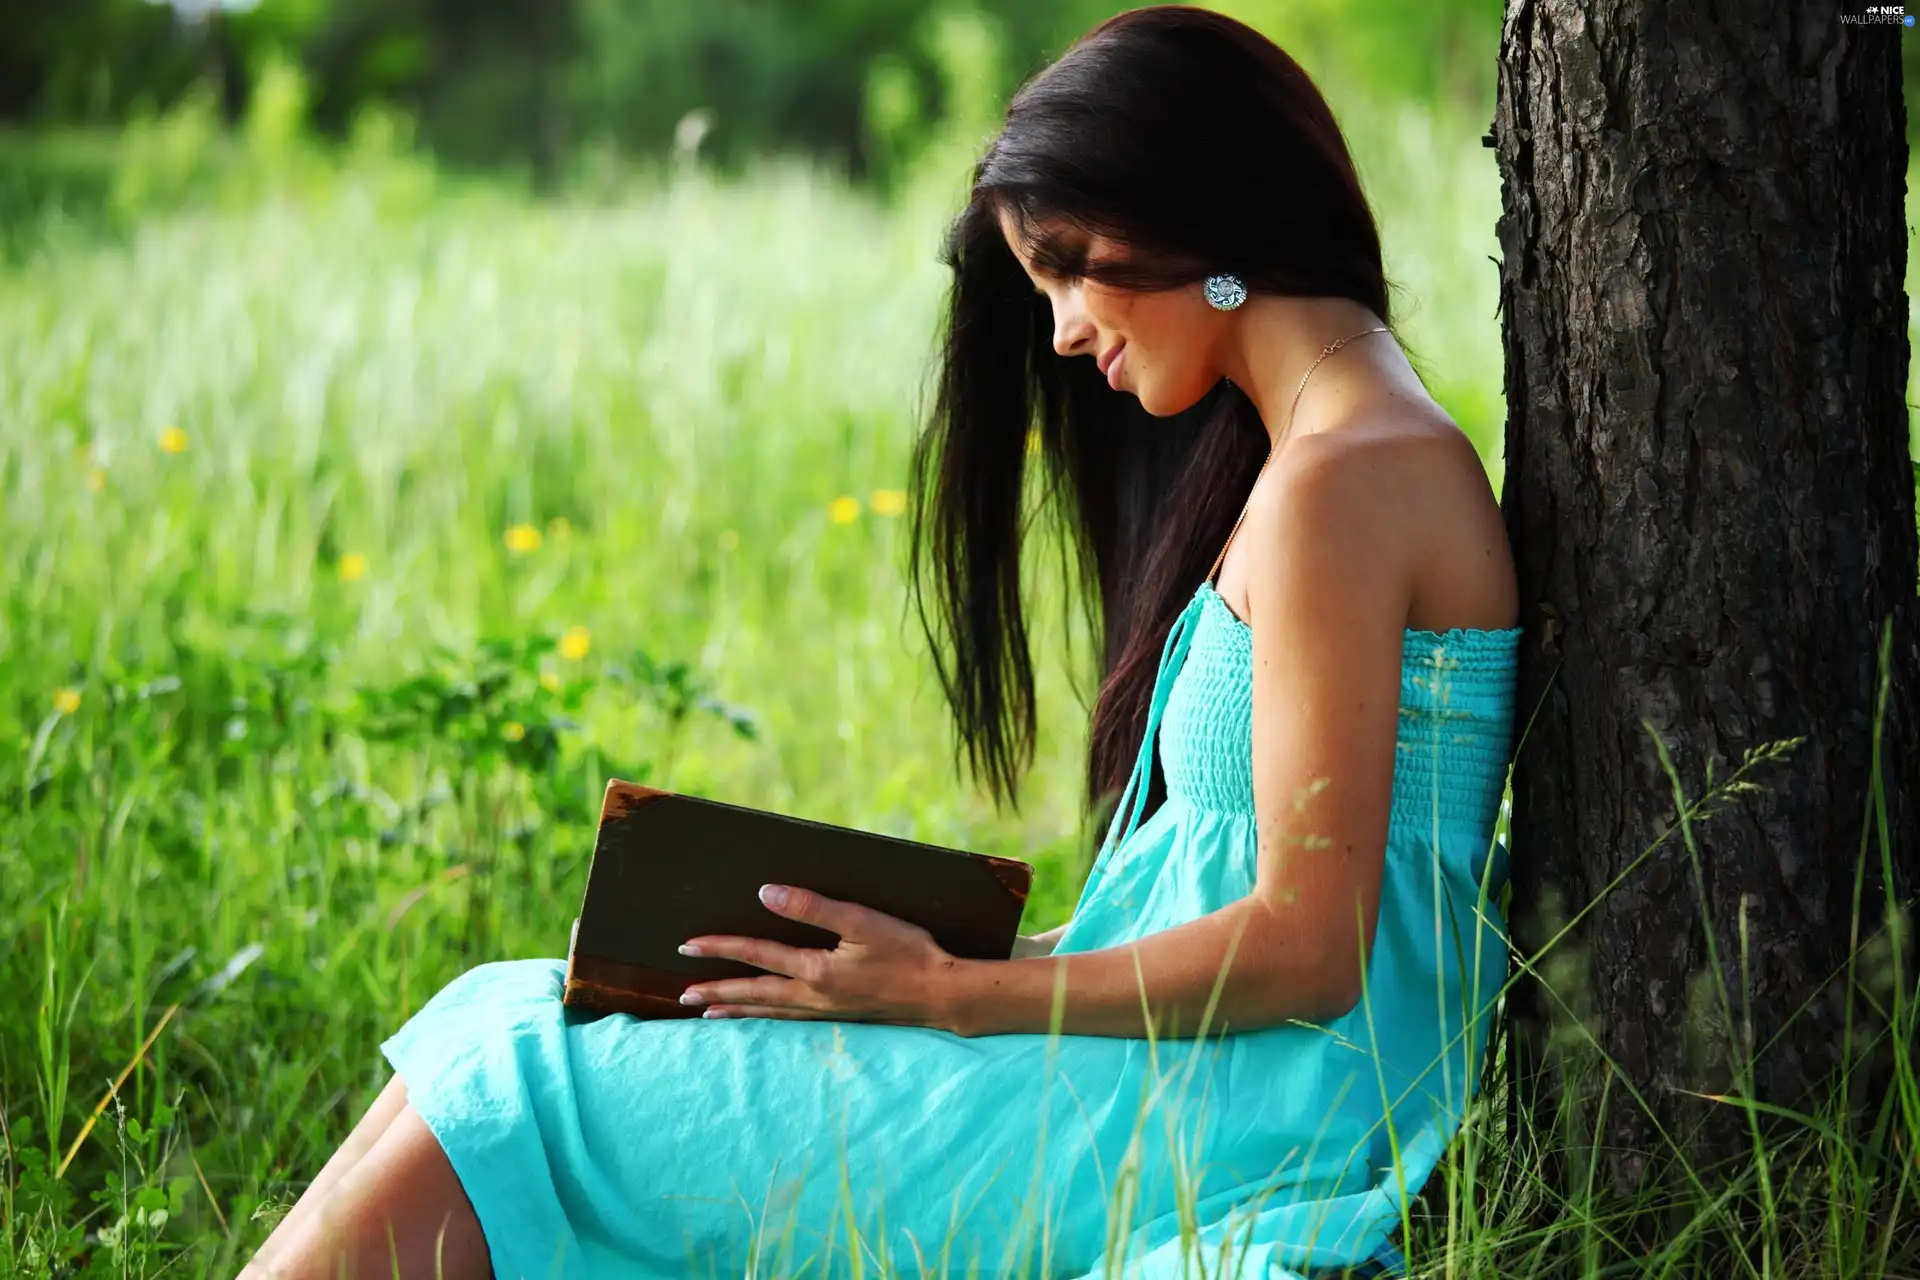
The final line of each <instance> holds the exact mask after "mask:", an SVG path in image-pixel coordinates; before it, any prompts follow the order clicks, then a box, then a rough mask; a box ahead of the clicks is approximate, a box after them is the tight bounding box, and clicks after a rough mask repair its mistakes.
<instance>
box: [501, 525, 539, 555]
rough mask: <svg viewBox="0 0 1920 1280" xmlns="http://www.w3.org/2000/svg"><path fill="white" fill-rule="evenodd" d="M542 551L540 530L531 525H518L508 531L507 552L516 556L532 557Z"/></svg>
mask: <svg viewBox="0 0 1920 1280" xmlns="http://www.w3.org/2000/svg"><path fill="white" fill-rule="evenodd" d="M539 549H540V530H538V529H536V528H534V527H533V526H532V525H530V524H516V525H514V526H513V527H512V528H510V529H508V530H507V550H509V551H511V552H513V553H514V554H515V555H519V556H527V555H532V554H533V553H534V552H536V551H538V550H539Z"/></svg>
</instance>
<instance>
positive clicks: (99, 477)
mask: <svg viewBox="0 0 1920 1280" xmlns="http://www.w3.org/2000/svg"><path fill="white" fill-rule="evenodd" d="M106 487H107V473H106V472H105V471H104V470H102V469H101V468H99V467H94V468H92V469H90V470H89V471H88V472H87V492H88V493H98V492H100V491H101V490H102V489H104V488H106Z"/></svg>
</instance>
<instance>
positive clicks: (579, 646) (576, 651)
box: [560, 627, 593, 662]
mask: <svg viewBox="0 0 1920 1280" xmlns="http://www.w3.org/2000/svg"><path fill="white" fill-rule="evenodd" d="M591 648H593V632H591V631H589V630H587V629H586V628H585V627H568V628H567V633H566V634H565V635H563V636H561V637H560V656H561V657H563V658H565V659H566V660H567V661H569V662H578V661H580V659H582V658H584V657H586V656H587V650H589V649H591Z"/></svg>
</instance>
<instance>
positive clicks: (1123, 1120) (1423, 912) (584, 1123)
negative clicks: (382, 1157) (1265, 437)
mask: <svg viewBox="0 0 1920 1280" xmlns="http://www.w3.org/2000/svg"><path fill="white" fill-rule="evenodd" d="M1519 635H1520V632H1519V629H1518V628H1512V629H1508V630H1495V631H1483V630H1476V629H1455V630H1451V631H1447V632H1445V633H1435V632H1430V631H1418V630H1408V631H1407V633H1406V637H1405V645H1404V650H1403V655H1402V670H1401V681H1400V727H1399V733H1398V743H1397V747H1396V750H1397V753H1398V754H1397V756H1396V760H1395V769H1394V779H1393V800H1392V805H1393V811H1392V821H1391V827H1390V835H1389V837H1388V842H1387V849H1386V868H1385V875H1384V876H1383V880H1382V886H1381V898H1380V914H1379V923H1378V927H1377V931H1376V934H1375V938H1374V943H1373V948H1372V952H1371V961H1370V965H1369V972H1368V977H1367V983H1366V993H1365V995H1364V996H1363V998H1362V1000H1361V1002H1360V1004H1358V1005H1357V1006H1355V1008H1354V1009H1353V1010H1352V1011H1351V1012H1350V1013H1348V1014H1347V1015H1345V1016H1343V1017H1341V1018H1338V1019H1336V1020H1334V1021H1332V1022H1330V1023H1325V1024H1308V1023H1287V1024H1282V1025H1280V1026H1276V1027H1269V1028H1262V1029H1257V1030H1253V1031H1246V1032H1233V1031H1230V1032H1229V1033H1228V1034H1225V1035H1220V1034H1218V1033H1217V1031H1215V1032H1210V1033H1209V1034H1208V1035H1207V1036H1206V1037H1205V1038H1191V1037H1192V1036H1193V1032H1192V1031H1190V1030H1183V1031H1182V1032H1181V1033H1180V1034H1181V1035H1183V1036H1186V1037H1189V1038H1185V1039H1178V1040H1171V1039H1164V1038H1163V1039H1159V1040H1157V1041H1149V1040H1147V1039H1144V1038H1140V1039H1126V1038H1120V1037H1110V1036H1080V1035H1069V1036H1062V1037H1057V1038H1053V1039H1051V1040H1050V1038H1049V1037H1048V1036H1046V1035H1041V1034H1024V1033H1023V1034H1013V1035H992V1036H979V1037H973V1038H967V1037H962V1036H957V1035H954V1034H952V1033H950V1032H946V1031H938V1030H934V1029H932V1028H926V1027H903V1026H892V1025H883V1024H877V1023H859V1022H848V1023H838V1022H811V1021H783V1020H775V1019H762V1018H743V1019H719V1020H708V1019H699V1018H695V1019H687V1020H666V1021H640V1020H636V1019H633V1018H630V1017H627V1016H625V1015H614V1016H610V1017H603V1018H598V1019H595V1020H591V1021H583V1020H577V1019H575V1018H571V1017H569V1016H566V1015H564V1014H563V1012H562V1008H561V1005H560V987H561V976H562V972H563V966H562V964H561V962H560V961H558V960H524V961H512V962H503V963H496V964H486V965H481V966H478V967H476V968H474V969H473V970H471V971H469V972H468V973H466V974H464V975H463V976H461V977H460V978H458V979H456V980H455V981H454V982H452V983H450V984H448V985H447V986H446V987H445V988H444V989H442V990H441V991H440V992H439V993H438V994H437V995H435V996H434V997H433V999H432V1000H431V1001H429V1002H428V1004H427V1006H426V1007H425V1008H424V1009H422V1010H421V1011H420V1013H419V1014H417V1015H416V1016H415V1017H414V1018H413V1019H411V1020H410V1021H409V1022H408V1023H407V1024H406V1025H405V1026H404V1027H402V1028H401V1029H400V1031H399V1033H398V1034H396V1035H395V1036H393V1038H391V1039H390V1040H388V1041H387V1042H386V1044H385V1045H384V1046H383V1047H384V1050H385V1052H386V1055H387V1058H388V1059H389V1061H391V1062H392V1064H393V1067H394V1069H395V1070H396V1071H397V1072H398V1073H399V1074H400V1075H401V1076H402V1077H403V1078H404V1079H405V1081H406V1084H407V1090H408V1096H409V1098H410V1099H411V1101H412V1104H413V1106H414V1108H415V1109H416V1110H417V1111H418V1112H419V1113H420V1115H421V1116H422V1117H423V1118H424V1119H425V1121H426V1123H427V1124H428V1125H429V1126H430V1127H431V1128H432V1130H433V1132H434V1134H435V1135H436V1136H437V1137H438V1138H439V1140H440V1143H441V1145H442V1146H443V1147H444V1148H445V1150H446V1153H447V1156H448V1159H449V1160H450V1161H451V1163H452V1165H453V1168H454V1171H455V1173H456V1174H457V1175H458V1176H459V1178H460V1182H461V1184H462V1186H463V1187H464V1188H465V1189H466V1192H467V1195H468V1197H469V1199H470V1200H471V1201H472V1204H473V1207H474V1211H475V1213H476V1214H477V1215H478V1217H479V1221H480V1226H481V1229H482V1231H483V1232H484V1234H485V1236H486V1240H487V1245H488V1248H489V1250H490V1252H491V1255H492V1260H493V1266H494V1270H495V1272H496V1274H497V1275H498V1276H499V1277H501V1280H517V1278H519V1277H528V1278H529V1280H531V1278H533V1277H566V1278H568V1280H572V1278H575V1277H579V1278H582V1280H584V1278H586V1277H593V1278H594V1280H611V1278H617V1277H634V1278H635V1280H641V1278H644V1280H655V1278H658V1280H668V1278H669V1277H672V1278H675V1280H677V1278H679V1277H687V1276H706V1275H713V1276H729V1277H739V1276H743V1275H752V1276H766V1277H772V1276H795V1277H801V1276H804V1277H839V1276H847V1275H852V1274H855V1264H854V1261H853V1258H852V1257H851V1256H850V1254H849V1251H848V1242H849V1230H848V1228H849V1224H850V1223H851V1224H853V1225H856V1226H857V1228H858V1234H859V1239H860V1241H861V1244H862V1253H863V1256H862V1258H861V1268H860V1269H861V1273H863V1274H867V1275H880V1274H883V1269H882V1267H881V1265H880V1262H881V1260H882V1259H883V1258H886V1259H888V1260H890V1262H891V1265H892V1267H893V1269H894V1270H893V1274H897V1275H900V1276H912V1277H918V1276H922V1275H929V1276H938V1275H950V1276H967V1275H975V1276H1029V1277H1104V1276H1120V1275H1125V1276H1129V1277H1134V1276H1138V1277H1148V1278H1159V1277H1167V1278H1172V1277H1177V1276H1183V1275H1195V1276H1198V1275H1201V1274H1205V1275H1207V1276H1238V1277H1243V1278H1251V1277H1256V1276H1258V1277H1266V1278H1268V1280H1293V1278H1297V1277H1299V1276H1312V1275H1315V1274H1317V1273H1321V1272H1328V1271H1336V1269H1338V1268H1341V1267H1346V1266H1353V1267H1356V1268H1357V1270H1358V1273H1359V1274H1380V1273H1382V1272H1385V1273H1388V1274H1392V1273H1397V1272H1399V1271H1400V1270H1401V1269H1402V1268H1403V1267H1404V1265H1405V1262H1404V1259H1403V1257H1402V1255H1401V1253H1400V1251H1399V1249H1398V1248H1397V1247H1396V1246H1395V1244H1394V1243H1393V1242H1392V1240H1391V1238H1390V1237H1391V1236H1392V1234H1393V1233H1394V1231H1395V1229H1396V1228H1397V1227H1398V1226H1399V1225H1400V1222H1401V1210H1402V1206H1403V1205H1406V1204H1409V1203H1410V1202H1411V1200H1412V1197H1413V1196H1414V1195H1415V1194H1416V1193H1417V1192H1418V1191H1419V1190H1420V1188H1421V1185H1422V1184H1423V1183H1424V1182H1425V1181H1426V1180H1427V1177H1428V1175H1429V1173H1431V1172H1432V1170H1433V1169H1434V1167H1435V1165H1436V1163H1437V1162H1438V1160H1439V1158H1440V1156H1441V1154H1442V1150H1443V1148H1444V1147H1445V1146H1446V1144H1447V1142H1448V1140H1449V1138H1450V1137H1452V1135H1453V1134H1454V1133H1455V1132H1456V1131H1457V1129H1458V1128H1459V1125H1460V1123H1461V1119H1462V1114H1463V1111H1464V1108H1465V1106H1466V1103H1467V1100H1468V1099H1469V1098H1470V1097H1471V1096H1472V1095H1473V1091H1474V1088H1475V1085H1476V1083H1477V1079H1478V1074H1479V1067H1480V1063H1481V1061H1482V1057H1483V1055H1484V1053H1485V1050H1486V1041H1487V1026H1486V1018H1487V1016H1488V1015H1489V1014H1490V1012H1491V1009H1492V1003H1493V1001H1494V999H1495V997H1496V996H1497V995H1498V992H1499V989H1500V987H1501V986H1502V984H1503V983H1504V982H1505V981H1506V976H1507V955H1506V938H1507V934H1506V927H1505V921H1504V920H1503V919H1502V918H1501V915H1500V912H1499V909H1498V906H1497V903H1498V899H1499V895H1500V891H1501V888H1502V886H1503V885H1504V884H1505V882H1506V876H1507V868H1506V859H1505V850H1504V849H1503V848H1501V847H1500V846H1499V845H1498V844H1497V843H1496V842H1495V841H1494V840H1493V839H1492V835H1493V827H1494V821H1495V817H1496V813H1497V810H1498V806H1499V803H1500V794H1501V790H1502V787H1503V785H1504V782H1505V775H1506V766H1507V760H1508V754H1509V749H1510V732H1511V728H1512V721H1513V676H1514V658H1515V652H1516V648H1517V644H1518V640H1519ZM1251 655H1252V632H1251V631H1250V630H1249V628H1248V627H1247V625H1246V624H1245V623H1243V622H1242V621H1241V620H1240V619H1239V618H1238V617H1236V616H1235V615H1234V614H1233V612H1232V611H1231V610H1230V609H1228V608H1227V606H1226V604H1225V602H1224V601H1223V600H1221V598H1220V596H1219V595H1218V593H1217V592H1216V591H1215V590H1214V588H1213V586H1212V582H1211V580H1209V581H1208V582H1206V583H1203V584H1202V585H1201V587H1200V589H1199V590H1198V591H1197V592H1196V593H1195V595H1194V597H1193V599H1192V600H1191V601H1190V602H1189V604H1188V605H1187V607H1186V608H1185V609H1184V610H1183V611H1182V613H1181V614H1180V616H1179V618H1178V619H1177V620H1176V622H1175V623H1174V625H1173V627H1172V629H1171V630H1170V631H1169V633H1168V636H1167V639H1166V644H1165V648H1164V649H1163V651H1162V654H1161V659H1160V669H1159V673H1158V675H1157V676H1156V678H1155V683H1154V692H1153V699H1152V704H1151V711H1150V714H1149V719H1148V724H1147V732H1146V734H1145V737H1144V739H1143V741H1142V743H1141V747H1140V751H1139V755H1138V757H1137V759H1136V761H1135V765H1134V771H1133V778H1132V781H1131V782H1130V783H1129V784H1128V788H1127V790H1126V792H1125V793H1123V796H1122V799H1121V803H1120V810H1119V812H1117V813H1116V814H1115V816H1114V821H1113V827H1112V829H1110V830H1109V832H1108V835H1107V839H1106V841H1105V843H1104V844H1103V845H1102V848H1101V852H1100V854H1099V856H1098V858H1097V859H1096V861H1095V863H1094V866H1093V869H1092V872H1091V873H1090V875H1089V877H1088V880H1087V883H1086V886H1085V887H1084V889H1083V890H1082V892H1081V895H1080V901H1079V903H1078V905H1077V906H1076V907H1075V909H1074V914H1073V918H1072V921H1071V923H1070V924H1069V925H1068V927H1067V929H1066V932H1065V933H1064V935H1063V936H1062V937H1061V939H1060V941H1059V944H1058V946H1057V948H1056V951H1057V952H1058V953H1063V954H1064V953H1067V952H1083V951H1092V950H1095V949H1097V948H1101V947H1110V946H1114V945H1117V944H1121V943H1125V942H1128V941H1131V940H1133V939H1137V938H1141V937H1144V936H1146V935H1147V934H1150V933H1153V932H1155V931H1157V930H1161V929H1166V928H1169V927H1170V926H1173V925H1176V924H1179V923H1181V922H1183V921H1186V920H1191V919H1193V918H1195V917H1196V916H1200V915H1203V914H1205V913H1207V912H1210V911H1213V910H1215V909H1217V908H1219V907H1222V906H1225V905H1226V904H1228V903H1230V902H1232V901H1234V900H1235V899H1237V898H1241V897H1243V896H1245V895H1246V894H1247V893H1248V892H1249V891H1250V890H1251V889H1252V887H1253V880H1254V852H1255V824H1254V805H1253V777H1252V769H1251V761H1252V730H1253V714H1252V666H1251ZM1156 731H1157V733H1158V735H1159V736H1158V740H1157V741H1158V746H1159V751H1160V760H1161V764H1162V767H1163V769H1164V773H1165V777H1166V784H1167V797H1166V801H1165V803H1164V804H1162V805H1161V806H1160V807H1159V808H1158V809H1156V810H1155V811H1154V813H1153V815H1152V816H1151V817H1150V818H1148V819H1147V820H1146V821H1145V822H1140V821H1139V816H1140V810H1141V809H1143V808H1144V806H1145V797H1146V792H1147V781H1148V767H1149V764H1150V761H1149V758H1148V755H1147V752H1148V751H1149V750H1150V749H1151V747H1152V746H1153V745H1154V743H1155V741H1156V738H1155V734H1156ZM1396 1146H1397V1149H1398V1152H1399V1160H1398V1162H1397V1164H1396V1162H1395V1160H1394V1151H1395V1149H1396ZM1183 1224H1184V1225H1185V1226H1186V1229H1187V1230H1186V1234H1187V1235H1188V1236H1189V1237H1190V1238H1191V1245H1192V1246H1197V1247H1196V1248H1195V1249H1194V1252H1193V1254H1192V1258H1193V1261H1191V1262H1187V1261H1184V1260H1183V1241H1182V1238H1181V1237H1182V1227H1183ZM1203 1266H1204V1271H1203V1270H1202V1267H1203ZM1336 1273H1337V1272H1336Z"/></svg>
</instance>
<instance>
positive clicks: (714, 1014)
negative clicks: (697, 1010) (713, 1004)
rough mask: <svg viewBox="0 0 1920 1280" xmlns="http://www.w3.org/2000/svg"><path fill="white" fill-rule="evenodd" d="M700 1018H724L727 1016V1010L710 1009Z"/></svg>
mask: <svg viewBox="0 0 1920 1280" xmlns="http://www.w3.org/2000/svg"><path fill="white" fill-rule="evenodd" d="M700 1016H701V1017H703V1018H724V1017H726V1016H727V1011H726V1010H725V1009H709V1010H707V1011H706V1012H705V1013H703V1014H701V1015H700Z"/></svg>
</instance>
